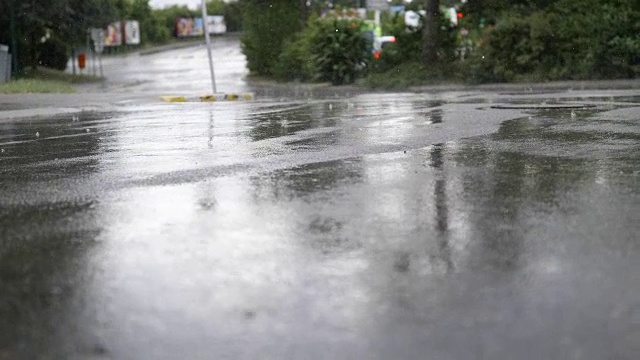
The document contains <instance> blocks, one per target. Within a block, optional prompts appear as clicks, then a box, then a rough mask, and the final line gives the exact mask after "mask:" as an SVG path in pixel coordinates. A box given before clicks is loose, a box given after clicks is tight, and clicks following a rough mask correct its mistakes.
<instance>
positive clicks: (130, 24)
mask: <svg viewBox="0 0 640 360" xmlns="http://www.w3.org/2000/svg"><path fill="white" fill-rule="evenodd" d="M124 43H125V44H127V45H140V23H139V22H138V21H137V20H129V21H127V22H126V24H125V25H124Z"/></svg>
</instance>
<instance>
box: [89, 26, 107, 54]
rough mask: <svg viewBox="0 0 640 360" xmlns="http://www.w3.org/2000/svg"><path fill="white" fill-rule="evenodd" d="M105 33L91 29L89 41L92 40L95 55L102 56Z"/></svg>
mask: <svg viewBox="0 0 640 360" xmlns="http://www.w3.org/2000/svg"><path fill="white" fill-rule="evenodd" d="M104 39H105V33H104V30H102V29H96V28H93V29H91V40H93V50H94V51H95V52H96V53H97V54H102V51H103V50H104Z"/></svg>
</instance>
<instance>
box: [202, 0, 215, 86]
mask: <svg viewBox="0 0 640 360" xmlns="http://www.w3.org/2000/svg"><path fill="white" fill-rule="evenodd" d="M202 30H204V38H205V39H206V41H207V55H208V56H209V71H210V73H211V88H212V89H213V93H214V94H215V93H216V92H217V91H216V75H215V73H214V72H213V59H212V57H211V38H209V29H208V28H207V2H206V0H202Z"/></svg>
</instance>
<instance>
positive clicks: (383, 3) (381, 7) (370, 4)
mask: <svg viewBox="0 0 640 360" xmlns="http://www.w3.org/2000/svg"><path fill="white" fill-rule="evenodd" d="M367 10H377V11H385V10H389V3H388V2H387V0H367Z"/></svg>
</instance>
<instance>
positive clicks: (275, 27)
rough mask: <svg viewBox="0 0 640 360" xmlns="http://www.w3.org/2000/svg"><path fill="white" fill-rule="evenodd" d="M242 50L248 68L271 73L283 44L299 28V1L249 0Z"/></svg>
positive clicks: (251, 70) (245, 7) (247, 2)
mask: <svg viewBox="0 0 640 360" xmlns="http://www.w3.org/2000/svg"><path fill="white" fill-rule="evenodd" d="M243 14H244V17H243V26H244V34H243V36H242V38H241V42H242V51H243V53H244V55H245V56H246V58H247V67H248V68H249V71H250V72H251V73H253V74H256V75H263V76H271V75H273V74H274V69H275V67H276V66H277V63H278V61H279V58H280V54H281V52H282V47H283V43H284V42H286V41H288V40H289V39H291V38H292V36H293V35H294V34H295V33H297V32H298V31H299V30H300V22H299V15H300V13H299V9H298V4H297V2H292V1H287V0H279V1H260V0H247V1H246V3H245V4H244V7H243Z"/></svg>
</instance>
